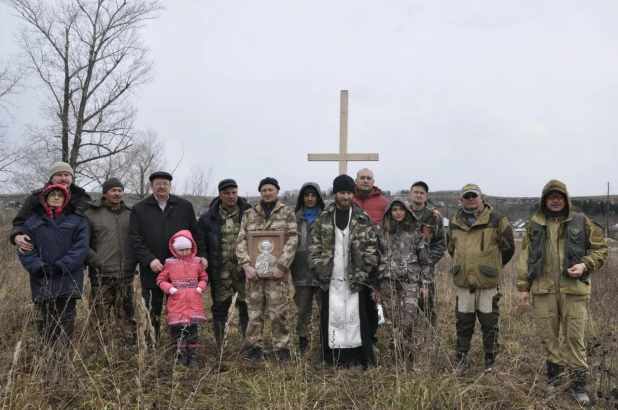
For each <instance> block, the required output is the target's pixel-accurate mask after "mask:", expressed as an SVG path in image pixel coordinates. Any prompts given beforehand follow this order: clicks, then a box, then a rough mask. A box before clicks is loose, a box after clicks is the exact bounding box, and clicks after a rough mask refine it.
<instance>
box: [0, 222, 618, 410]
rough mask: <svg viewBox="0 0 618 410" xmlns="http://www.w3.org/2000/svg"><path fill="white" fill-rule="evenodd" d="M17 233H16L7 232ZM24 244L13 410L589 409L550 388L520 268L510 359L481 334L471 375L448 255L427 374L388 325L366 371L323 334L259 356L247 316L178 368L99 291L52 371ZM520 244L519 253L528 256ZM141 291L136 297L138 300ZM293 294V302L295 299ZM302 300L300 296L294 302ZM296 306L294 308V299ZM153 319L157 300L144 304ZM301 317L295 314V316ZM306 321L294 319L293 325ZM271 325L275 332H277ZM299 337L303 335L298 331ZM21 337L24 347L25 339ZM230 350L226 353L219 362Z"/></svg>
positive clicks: (84, 306)
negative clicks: (392, 353)
mask: <svg viewBox="0 0 618 410" xmlns="http://www.w3.org/2000/svg"><path fill="white" fill-rule="evenodd" d="M0 235H5V236H4V237H6V233H5V232H0ZM14 252H15V250H14V248H13V247H12V246H9V245H6V246H4V247H3V248H2V249H0V261H1V263H2V264H1V275H0V344H1V345H2V353H0V394H2V400H0V402H2V403H3V409H5V408H6V409H76V408H83V409H155V408H156V409H168V408H170V409H244V408H247V409H248V408H251V409H256V408H257V409H260V408H269V409H284V408H285V409H287V408H291V409H355V408H359V409H373V408H376V409H391V408H392V409H415V408H427V409H541V408H547V409H568V408H577V406H575V405H574V401H573V400H572V399H571V397H570V395H569V394H568V393H567V392H560V393H558V394H556V395H553V396H548V395H546V394H545V390H544V386H545V381H546V379H545V359H544V354H543V352H542V348H541V346H540V345H539V341H538V339H537V338H536V336H535V331H534V326H533V323H532V317H531V314H530V313H524V312H521V311H520V310H519V309H517V301H518V294H517V292H516V290H515V287H514V284H515V277H516V270H515V267H514V264H513V263H511V264H509V265H508V266H507V267H506V269H505V272H504V280H503V287H502V293H503V294H504V297H503V299H502V301H501V312H502V318H501V332H500V333H501V336H500V341H501V344H502V354H501V356H500V359H499V360H500V367H499V368H498V369H497V370H496V371H495V372H492V373H485V372H483V370H484V368H483V354H482V351H481V341H480V338H479V336H478V333H480V329H479V328H478V326H477V334H475V339H474V340H473V346H474V348H475V349H476V350H474V351H473V352H471V356H472V357H471V364H472V370H471V371H470V372H469V374H468V375H466V377H463V378H457V377H454V376H452V375H451V374H450V370H451V363H450V358H451V356H452V353H453V346H454V341H455V324H454V320H455V318H454V309H455V307H454V299H455V298H454V289H453V287H452V284H451V281H450V278H449V277H448V273H447V272H446V268H447V265H448V264H449V263H450V260H449V258H448V256H447V257H445V260H443V261H442V262H441V264H440V266H439V273H438V278H437V281H438V289H439V294H438V295H439V307H440V320H441V322H440V329H439V336H440V343H439V346H438V349H437V350H436V352H435V353H431V352H430V351H428V350H427V348H426V346H425V344H424V342H422V340H423V339H424V334H423V333H424V331H425V327H424V324H422V325H421V326H420V329H418V331H417V334H418V335H419V343H418V357H419V360H418V362H419V363H418V365H419V367H420V369H421V370H422V374H421V375H418V376H414V375H408V374H405V373H402V372H401V371H399V370H397V367H398V366H397V364H396V363H393V362H392V360H391V359H390V357H389V352H388V349H387V346H386V340H387V337H388V336H387V335H386V333H385V330H384V329H380V331H379V333H378V337H379V339H380V344H379V346H380V349H381V351H382V353H381V354H380V355H379V357H378V365H377V366H376V367H375V368H372V369H370V370H368V371H365V372H363V373H359V372H355V371H353V370H328V371H318V370H314V367H313V366H314V364H316V363H317V362H319V360H320V357H319V347H318V346H317V338H315V339H314V341H313V342H314V343H313V346H312V350H311V351H310V352H309V353H308V355H307V357H306V358H305V359H301V358H299V357H298V356H295V364H294V365H292V366H288V367H280V366H279V365H277V364H276V362H275V361H268V360H267V361H264V362H263V363H261V364H259V365H248V364H246V363H244V362H243V361H242V360H241V359H240V357H239V351H240V349H241V347H242V346H241V341H240V338H239V332H238V327H237V325H236V322H235V319H236V318H234V321H233V322H232V324H231V326H230V328H229V332H228V341H227V345H226V347H225V348H224V350H223V352H222V353H221V352H219V351H217V349H216V346H215V343H214V339H213V337H212V333H211V330H210V324H209V325H207V326H202V327H201V328H200V336H201V338H202V344H201V346H200V348H199V361H200V366H201V368H200V369H199V370H198V371H197V372H193V373H192V372H188V371H186V369H185V368H178V367H175V366H174V363H173V357H174V353H175V352H174V347H172V346H170V339H169V336H168V335H167V333H166V332H163V336H162V340H161V342H160V344H159V346H157V347H156V348H155V349H152V348H149V347H148V345H147V344H146V340H145V339H143V338H142V339H141V340H140V341H139V343H138V345H137V346H134V347H127V346H125V344H124V340H123V338H122V337H121V335H120V332H119V328H118V327H117V326H115V324H114V323H109V324H108V326H107V327H106V328H105V329H103V330H95V329H94V327H93V326H92V323H91V320H90V311H89V307H88V303H87V300H84V301H83V302H82V303H80V305H79V312H78V313H79V314H78V323H77V332H76V336H75V339H74V349H73V350H72V355H71V357H70V359H69V361H68V363H67V364H66V366H65V368H64V370H63V371H62V372H60V373H59V374H58V375H57V379H56V380H52V378H51V377H50V375H49V372H46V371H45V363H48V362H47V361H45V359H44V358H41V357H39V355H37V353H36V352H35V350H34V346H33V328H32V314H33V309H32V304H31V303H30V296H29V285H28V279H27V275H26V274H25V272H24V271H23V269H22V268H21V266H20V265H19V262H18V260H17V258H16V256H15V254H14ZM615 255H616V253H614V252H612V256H611V259H610V261H609V263H608V266H607V267H606V268H604V269H603V271H601V272H599V273H597V274H596V275H595V278H594V283H593V286H594V294H593V298H592V303H591V311H592V315H591V316H592V319H591V320H590V323H589V326H588V333H587V339H588V347H589V360H590V364H591V371H592V377H591V380H590V386H589V392H590V396H591V398H592V400H593V403H595V404H596V405H597V406H598V407H599V408H618V390H617V387H616V386H617V385H618V376H617V375H616V372H617V371H618V347H617V344H618V343H617V337H618V316H617V315H616V314H615V312H616V311H618V299H617V298H616V296H615V295H616V289H617V287H618V278H617V277H616V276H615V275H613V274H614V272H616V268H617V265H618V261H617V260H616V256H615ZM517 256H518V255H517V254H516V255H515V258H514V261H516V260H517ZM138 302H139V301H136V303H138ZM291 303H292V302H291ZM292 305H293V303H292ZM292 310H293V311H294V309H292ZM138 312H140V313H139V314H138V316H139V317H140V318H141V320H140V322H141V323H142V325H141V327H142V328H143V327H146V326H147V323H148V322H147V319H146V318H145V317H144V315H145V310H143V309H142V306H141V304H140V305H139V306H138ZM295 319H296V318H295V316H294V317H292V318H291V323H295V322H294V321H295ZM293 328H294V326H292V329H293ZM266 334H267V335H268V334H269V332H268V331H267V332H266ZM293 339H294V340H296V338H295V336H293ZM20 342H21V347H20V348H19V349H18V350H16V346H18V344H19V343H20ZM220 358H221V360H219V359H220Z"/></svg>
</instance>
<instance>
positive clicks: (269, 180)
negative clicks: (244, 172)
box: [258, 177, 281, 191]
mask: <svg viewBox="0 0 618 410" xmlns="http://www.w3.org/2000/svg"><path fill="white" fill-rule="evenodd" d="M266 184H270V185H274V186H275V188H277V189H278V190H281V188H279V182H277V180H276V179H275V178H271V177H266V178H264V179H263V180H261V181H260V186H258V191H259V190H261V189H262V186H263V185H266Z"/></svg>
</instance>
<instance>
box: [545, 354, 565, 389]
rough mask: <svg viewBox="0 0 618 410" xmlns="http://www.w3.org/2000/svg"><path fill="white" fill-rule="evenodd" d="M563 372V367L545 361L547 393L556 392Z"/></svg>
mask: <svg viewBox="0 0 618 410" xmlns="http://www.w3.org/2000/svg"><path fill="white" fill-rule="evenodd" d="M563 372H564V366H560V365H557V364H556V363H554V362H550V361H549V360H548V361H547V393H549V394H553V393H555V392H556V391H557V390H558V387H559V386H560V383H561V381H562V380H561V376H562V373H563Z"/></svg>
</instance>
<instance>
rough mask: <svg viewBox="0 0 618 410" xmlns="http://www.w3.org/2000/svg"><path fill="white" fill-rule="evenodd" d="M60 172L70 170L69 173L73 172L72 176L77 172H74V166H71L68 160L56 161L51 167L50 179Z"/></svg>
mask: <svg viewBox="0 0 618 410" xmlns="http://www.w3.org/2000/svg"><path fill="white" fill-rule="evenodd" d="M58 172H68V173H69V174H71V176H72V177H75V174H74V173H73V168H71V166H70V165H69V164H67V163H66V162H62V161H58V162H54V163H53V164H52V166H51V168H50V169H49V179H51V177H53V176H54V175H56V174H57V173H58Z"/></svg>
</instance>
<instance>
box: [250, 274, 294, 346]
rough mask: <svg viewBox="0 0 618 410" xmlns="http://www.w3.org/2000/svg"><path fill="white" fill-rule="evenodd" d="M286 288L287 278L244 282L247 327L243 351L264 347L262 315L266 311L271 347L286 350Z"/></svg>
mask: <svg viewBox="0 0 618 410" xmlns="http://www.w3.org/2000/svg"><path fill="white" fill-rule="evenodd" d="M288 286H289V285H288V278H287V276H284V277H283V278H281V279H258V280H256V281H247V284H246V288H247V310H248V311H249V326H248V327H247V338H246V347H248V348H251V347H261V348H263V347H264V337H263V333H264V315H265V313H266V309H267V307H268V316H269V318H270V328H271V331H272V335H273V347H274V348H275V349H289V348H290V325H289V323H288V310H289V289H288Z"/></svg>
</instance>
